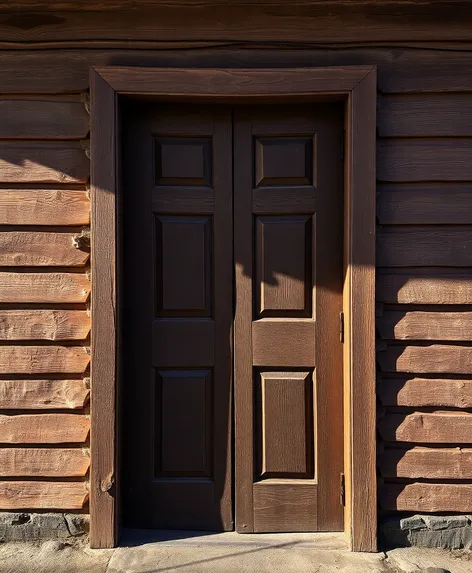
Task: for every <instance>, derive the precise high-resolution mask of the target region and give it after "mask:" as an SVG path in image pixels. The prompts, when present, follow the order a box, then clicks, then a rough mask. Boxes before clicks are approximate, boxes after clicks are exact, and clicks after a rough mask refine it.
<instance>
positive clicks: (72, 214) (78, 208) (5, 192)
mask: <svg viewBox="0 0 472 573" xmlns="http://www.w3.org/2000/svg"><path fill="white" fill-rule="evenodd" d="M89 223H90V200H89V198H88V195H87V192H86V191H68V190H62V189H52V190H47V189H25V190H21V189H2V192H1V193H0V225H51V224H53V225H58V226H59V225H63V226H65V225H77V226H79V225H88V224H89Z"/></svg>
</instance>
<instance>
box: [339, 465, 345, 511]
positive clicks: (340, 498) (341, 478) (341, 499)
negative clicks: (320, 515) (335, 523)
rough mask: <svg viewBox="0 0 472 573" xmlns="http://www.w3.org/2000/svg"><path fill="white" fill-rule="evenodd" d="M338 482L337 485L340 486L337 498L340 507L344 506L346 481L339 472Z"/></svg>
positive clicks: (342, 473)
mask: <svg viewBox="0 0 472 573" xmlns="http://www.w3.org/2000/svg"><path fill="white" fill-rule="evenodd" d="M339 477H340V480H339V482H340V483H339V485H340V490H341V493H340V496H339V501H340V502H341V505H342V506H345V505H346V479H345V477H344V472H341V473H340V475H339Z"/></svg>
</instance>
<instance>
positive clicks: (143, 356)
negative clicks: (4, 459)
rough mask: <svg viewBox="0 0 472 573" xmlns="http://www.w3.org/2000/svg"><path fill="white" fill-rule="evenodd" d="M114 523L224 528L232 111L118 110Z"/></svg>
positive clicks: (227, 505)
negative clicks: (121, 198) (119, 411)
mask: <svg viewBox="0 0 472 573" xmlns="http://www.w3.org/2000/svg"><path fill="white" fill-rule="evenodd" d="M124 127H125V134H124V135H125V140H126V145H125V157H124V165H125V167H126V190H125V193H124V195H125V202H124V237H123V251H124V267H123V268H124V278H125V289H126V290H125V308H124V315H125V328H124V330H125V332H124V344H123V349H124V352H125V355H126V356H125V360H126V364H125V379H124V401H123V405H122V407H123V411H124V418H125V424H124V428H123V432H122V433H123V438H124V440H125V442H126V446H125V452H124V453H125V456H124V460H123V470H124V471H123V474H124V489H123V498H124V521H125V523H126V524H127V525H129V526H133V527H144V528H164V529H165V528H167V529H203V530H205V529H208V530H228V529H232V527H233V517H232V502H231V498H232V493H231V442H230V440H231V379H232V358H231V357H232V320H233V286H232V280H233V247H232V149H231V130H232V122H231V110H230V109H229V108H226V107H221V108H220V107H215V108H207V107H202V106H177V107H172V106H166V105H162V104H161V105H144V104H142V103H141V104H134V105H133V107H131V108H130V110H129V112H128V114H125V122H124Z"/></svg>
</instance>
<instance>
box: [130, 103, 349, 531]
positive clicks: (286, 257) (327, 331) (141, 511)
mask: <svg viewBox="0 0 472 573" xmlns="http://www.w3.org/2000/svg"><path fill="white" fill-rule="evenodd" d="M342 117H343V113H342V108H340V107H339V106H338V105H337V104H324V105H316V106H252V107H237V106H235V107H234V108H231V107H229V106H217V105H215V106H211V107H210V106H208V107H207V106H197V105H194V106H192V105H179V106H170V105H162V104H144V103H140V104H136V103H134V104H133V105H132V106H130V107H129V109H128V113H127V114H125V122H124V136H125V141H126V146H125V157H124V166H125V171H126V179H125V180H126V189H125V201H124V236H123V252H124V261H123V263H124V264H123V268H124V271H123V275H124V284H125V293H124V309H123V310H124V316H125V328H124V344H123V349H124V362H125V376H124V400H123V412H124V427H123V439H124V441H125V443H126V446H125V449H124V456H123V462H122V467H123V473H124V487H123V490H122V495H123V500H124V518H125V519H124V521H125V523H126V525H128V526H133V527H151V528H167V529H200V530H205V529H207V530H215V529H216V530H227V529H231V528H232V527H233V517H232V512H233V510H232V507H233V501H232V488H233V486H234V489H235V516H236V528H237V530H238V531H241V532H245V531H247V532H249V531H317V530H342V529H343V518H342V516H343V511H342V506H341V504H340V486H339V484H340V473H341V471H342V467H343V465H342V460H343V448H342V446H343V444H342V436H343V425H342V345H341V342H340V340H339V313H340V312H341V309H342V297H341V292H342V278H343V277H342V236H343V233H342V220H343V219H342V210H343V207H342V188H343V185H342V181H343V162H342V157H341V151H342ZM233 203H234V231H233ZM233 253H234V258H233ZM233 293H234V296H233ZM233 323H234V333H235V341H234V349H233V344H232V331H233ZM233 361H234V366H233ZM233 369H234V378H235V380H234V386H235V388H234V391H235V418H234V426H235V428H234V429H235V441H234V451H232V439H233V438H232V435H233V434H232V412H231V402H232V399H231V395H232V390H231V388H232V372H233ZM233 457H234V460H235V462H234V465H235V471H234V476H235V477H234V484H233V483H232V469H231V460H232V459H233Z"/></svg>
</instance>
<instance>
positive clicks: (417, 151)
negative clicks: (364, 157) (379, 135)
mask: <svg viewBox="0 0 472 573" xmlns="http://www.w3.org/2000/svg"><path fill="white" fill-rule="evenodd" d="M471 153H472V139H467V138H458V139H452V138H447V139H417V140H414V139H385V140H379V142H378V144H377V179H378V180H379V181H470V180H472V163H471V162H470V161H469V158H470V154H471Z"/></svg>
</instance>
